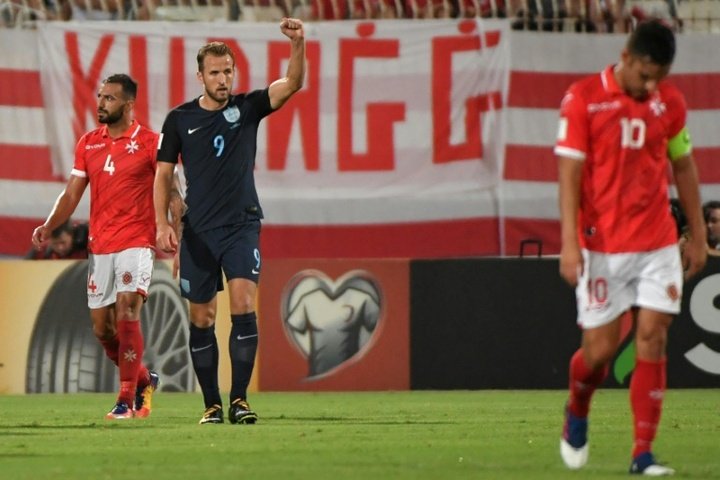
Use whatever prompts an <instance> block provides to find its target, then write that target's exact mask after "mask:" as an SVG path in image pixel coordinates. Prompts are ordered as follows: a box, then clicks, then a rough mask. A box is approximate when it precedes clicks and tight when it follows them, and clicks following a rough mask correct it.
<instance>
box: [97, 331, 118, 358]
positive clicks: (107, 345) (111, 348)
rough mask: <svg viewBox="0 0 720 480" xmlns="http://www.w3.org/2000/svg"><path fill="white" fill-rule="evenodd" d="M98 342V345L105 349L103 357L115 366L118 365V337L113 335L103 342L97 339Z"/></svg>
mask: <svg viewBox="0 0 720 480" xmlns="http://www.w3.org/2000/svg"><path fill="white" fill-rule="evenodd" d="M98 340H100V344H101V345H102V346H103V348H104V349H105V355H107V357H108V358H109V359H110V360H112V362H113V363H114V364H115V365H117V364H118V348H119V347H120V341H119V340H118V336H117V335H115V336H114V337H112V338H110V339H108V340H104V339H102V338H100V339H98Z"/></svg>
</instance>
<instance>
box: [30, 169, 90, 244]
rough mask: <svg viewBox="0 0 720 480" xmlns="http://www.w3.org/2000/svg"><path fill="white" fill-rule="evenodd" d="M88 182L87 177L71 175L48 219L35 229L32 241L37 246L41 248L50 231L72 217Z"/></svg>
mask: <svg viewBox="0 0 720 480" xmlns="http://www.w3.org/2000/svg"><path fill="white" fill-rule="evenodd" d="M87 184H88V180H87V178H86V177H78V176H76V175H70V179H69V180H68V183H67V185H66V186H65V189H64V190H63V191H62V193H60V195H59V196H58V198H57V200H55V205H53V208H52V210H51V211H50V215H48V217H47V220H45V223H43V224H42V225H40V226H39V227H37V228H36V229H35V230H34V231H33V234H32V243H33V245H34V246H35V248H40V246H41V245H42V243H43V242H45V241H46V240H47V239H48V238H50V233H51V232H52V231H53V230H55V229H56V228H57V227H59V226H60V225H62V224H63V223H65V222H66V221H67V219H68V218H70V215H72V214H73V212H74V211H75V209H76V208H77V206H78V203H80V199H81V198H82V196H83V193H84V192H85V187H87Z"/></svg>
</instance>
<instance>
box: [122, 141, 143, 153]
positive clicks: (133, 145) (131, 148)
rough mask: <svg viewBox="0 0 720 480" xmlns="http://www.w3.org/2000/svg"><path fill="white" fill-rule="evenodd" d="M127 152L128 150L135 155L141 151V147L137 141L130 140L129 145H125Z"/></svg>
mask: <svg viewBox="0 0 720 480" xmlns="http://www.w3.org/2000/svg"><path fill="white" fill-rule="evenodd" d="M125 150H127V151H128V153H135V152H137V151H138V150H140V146H139V145H138V143H137V142H136V141H135V140H130V141H129V142H128V143H127V145H125Z"/></svg>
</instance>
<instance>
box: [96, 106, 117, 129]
mask: <svg viewBox="0 0 720 480" xmlns="http://www.w3.org/2000/svg"><path fill="white" fill-rule="evenodd" d="M103 114H104V115H105V116H103ZM122 117H123V111H122V109H118V110H117V111H116V112H113V113H110V112H107V111H103V112H98V122H100V123H104V124H106V125H113V124H115V123H117V122H119V121H120V120H121V119H122Z"/></svg>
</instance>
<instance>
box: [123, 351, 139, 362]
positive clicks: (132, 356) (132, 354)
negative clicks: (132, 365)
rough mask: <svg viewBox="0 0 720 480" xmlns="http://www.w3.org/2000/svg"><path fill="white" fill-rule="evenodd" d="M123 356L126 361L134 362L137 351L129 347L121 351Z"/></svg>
mask: <svg viewBox="0 0 720 480" xmlns="http://www.w3.org/2000/svg"><path fill="white" fill-rule="evenodd" d="M123 358H124V359H125V361H126V362H134V361H135V360H136V359H137V353H135V351H134V350H133V349H130V350H128V351H126V352H125V353H123Z"/></svg>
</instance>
